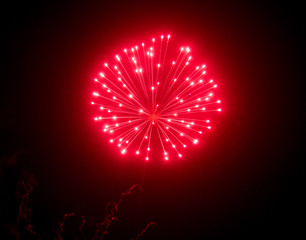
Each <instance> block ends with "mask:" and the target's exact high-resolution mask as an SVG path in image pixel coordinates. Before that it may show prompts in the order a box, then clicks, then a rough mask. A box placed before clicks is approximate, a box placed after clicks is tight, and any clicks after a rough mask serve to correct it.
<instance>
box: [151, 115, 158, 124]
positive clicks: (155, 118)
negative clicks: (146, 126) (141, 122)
mask: <svg viewBox="0 0 306 240" xmlns="http://www.w3.org/2000/svg"><path fill="white" fill-rule="evenodd" d="M149 120H150V121H151V122H152V123H153V124H154V123H156V122H157V120H158V115H157V114H156V113H152V114H151V115H149Z"/></svg>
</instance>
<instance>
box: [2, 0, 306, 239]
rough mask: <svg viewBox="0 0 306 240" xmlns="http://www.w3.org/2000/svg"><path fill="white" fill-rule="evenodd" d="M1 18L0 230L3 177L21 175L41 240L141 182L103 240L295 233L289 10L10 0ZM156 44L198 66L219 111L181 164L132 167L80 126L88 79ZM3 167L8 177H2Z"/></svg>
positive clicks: (294, 92)
mask: <svg viewBox="0 0 306 240" xmlns="http://www.w3.org/2000/svg"><path fill="white" fill-rule="evenodd" d="M2 11H3V14H2V24H3V27H2V37H1V39H2V44H1V45H2V51H1V52H2V53H1V58H2V64H1V65H2V66H1V67H2V68H3V73H2V74H1V85H0V86H1V112H0V114H1V125H0V127H1V142H0V143H1V159H2V160H1V161H2V163H1V179H2V180H3V181H2V182H3V184H2V185H1V186H2V188H3V189H4V190H3V191H2V194H3V195H4V196H5V197H2V202H1V204H2V206H1V208H3V209H5V210H1V212H0V214H1V215H2V217H3V220H2V221H3V223H4V225H3V226H5V224H7V222H9V221H12V219H14V217H15V215H16V209H15V208H16V206H15V205H16V202H15V201H12V200H11V199H13V198H14V194H13V193H12V192H14V186H15V185H14V184H13V183H12V182H13V180H12V179H14V177H16V178H17V176H18V173H16V171H17V172H28V173H30V174H32V175H33V176H35V191H34V192H33V195H32V198H33V225H34V226H35V229H36V230H37V232H40V233H41V234H42V235H43V236H48V235H49V236H50V235H51V232H52V231H53V230H54V228H55V227H56V224H57V221H58V220H59V219H61V218H62V215H63V214H64V213H65V212H71V211H73V212H76V213H78V214H80V215H84V216H85V218H86V219H87V224H88V225H89V226H91V225H93V224H94V223H95V222H97V221H101V220H102V219H103V216H104V209H105V204H106V202H107V201H110V200H117V199H119V198H120V193H121V192H123V191H125V190H127V189H128V188H129V187H130V186H131V185H133V184H135V183H139V182H140V181H141V179H142V177H143V176H144V182H143V184H142V186H143V189H144V192H137V193H135V194H134V195H133V196H131V198H129V199H128V200H127V201H126V202H125V203H124V205H123V206H122V211H121V215H120V216H119V222H118V223H117V224H116V225H115V226H114V227H113V229H112V234H113V235H112V236H113V239H130V238H132V237H135V236H136V235H137V233H138V232H140V230H141V229H142V228H143V227H144V226H146V224H147V223H148V222H149V221H151V220H152V221H155V222H157V225H156V226H155V227H154V228H152V229H150V230H149V231H148V232H147V233H146V235H144V236H143V239H259V238H260V239H266V238H270V239H275V238H278V237H282V236H285V237H287V238H290V239H296V238H300V236H301V234H304V233H303V232H304V231H303V229H304V228H305V227H304V224H303V221H302V219H303V218H304V212H303V211H302V203H303V199H302V192H303V191H304V184H303V183H302V172H303V171H302V165H303V164H302V163H303V162H304V158H305V151H304V150H305V137H304V135H303V133H304V127H303V124H304V123H305V97H304V96H305V93H304V89H303V82H304V81H303V80H305V38H304V35H303V34H304V28H303V27H304V26H303V25H302V22H303V20H305V16H304V15H303V14H304V12H303V10H302V6H301V5H299V4H297V3H294V2H292V1H290V2H289V1H288V2H282V3H275V4H272V3H271V4H269V3H259V2H254V3H239V4H238V3H229V2H227V3H221V2H218V3H217V2H214V1H202V2H200V3H197V2H194V1H186V2H178V1H177V2H176V1H172V2H169V1H151V2H149V1H138V2H132V1H128V2H117V1H109V2H103V1H97V2H91V3H86V4H85V3H77V2H70V3H69V2H62V3H56V2H52V3H51V2H50V3H48V2H26V3H23V4H21V5H20V4H18V3H17V2H16V3H10V4H9V5H8V6H5V7H3V9H2ZM168 33H170V34H171V35H172V36H173V41H175V42H176V43H177V44H184V43H187V44H189V45H190V46H191V47H192V50H193V53H194V54H193V56H194V58H195V59H198V60H200V61H201V60H203V61H204V63H205V64H206V65H207V71H208V72H209V74H211V76H213V78H214V79H215V80H216V81H217V82H218V85H219V86H220V89H219V94H220V96H221V99H222V100H223V104H222V108H223V111H222V113H221V114H220V116H219V117H218V118H217V120H216V122H215V126H216V127H214V130H213V131H212V132H211V133H210V134H209V135H208V136H206V137H205V138H203V141H202V143H201V144H199V145H198V146H197V147H195V148H194V149H192V151H189V152H186V154H185V155H186V157H185V158H184V159H183V160H181V161H174V160H173V161H171V162H169V163H167V164H166V163H164V162H161V161H159V160H156V161H151V162H150V163H149V164H145V163H144V162H143V160H142V159H141V160H140V159H132V158H130V159H129V158H123V157H121V156H119V155H118V154H117V152H116V149H112V148H110V149H108V146H109V144H108V143H107V142H106V140H105V139H104V135H103V134H102V133H101V132H100V131H101V130H100V129H99V127H97V125H96V124H95V123H94V122H93V121H92V117H93V112H92V110H91V106H90V104H89V103H90V101H91V92H92V89H93V84H92V79H93V78H94V77H95V76H96V74H97V73H98V72H99V70H100V69H101V68H102V64H103V63H104V61H105V59H107V58H109V57H110V56H113V55H114V54H115V53H116V52H118V51H120V50H121V49H122V48H123V47H128V46H131V45H133V44H135V43H137V42H141V41H147V40H149V39H151V38H152V37H157V36H159V35H160V34H168ZM12 158H13V159H15V160H7V159H12ZM16 159H17V160H16ZM12 161H13V162H14V164H13V165H14V166H16V169H17V170H16V171H15V172H14V173H11V172H9V171H8V170H6V169H7V167H6V164H7V162H10V163H11V162H12ZM146 165H147V166H146ZM144 169H146V170H144ZM144 171H145V173H144ZM12 174H13V176H12ZM23 174H24V173H23ZM10 194H11V195H12V196H13V197H10ZM4 229H5V227H4ZM304 235H305V234H304Z"/></svg>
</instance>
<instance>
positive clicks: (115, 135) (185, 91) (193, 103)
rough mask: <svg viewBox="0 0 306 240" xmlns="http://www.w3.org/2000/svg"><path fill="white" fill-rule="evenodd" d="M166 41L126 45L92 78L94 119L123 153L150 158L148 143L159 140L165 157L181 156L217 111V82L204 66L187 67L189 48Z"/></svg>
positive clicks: (167, 37) (190, 58) (189, 57)
mask: <svg viewBox="0 0 306 240" xmlns="http://www.w3.org/2000/svg"><path fill="white" fill-rule="evenodd" d="M169 41H170V35H168V36H163V35H162V36H161V37H160V38H159V39H158V40H157V39H155V38H153V39H152V41H151V42H150V44H147V43H142V44H140V45H139V46H134V47H132V48H129V49H124V50H123V52H122V53H121V54H118V55H116V56H115V58H114V63H113V64H108V63H105V64H104V68H105V69H104V70H103V72H100V74H99V77H97V78H95V79H94V81H95V82H96V83H97V84H98V90H97V91H95V92H93V96H94V97H95V100H94V101H92V102H91V104H92V105H94V106H96V107H97V108H98V111H99V113H98V114H97V115H96V116H95V117H94V120H95V121H97V122H100V123H102V125H103V131H104V132H105V133H107V134H109V135H110V140H109V141H110V143H113V144H116V145H117V146H118V147H119V149H120V152H121V153H122V154H126V153H127V152H128V151H129V152H133V153H134V154H136V155H141V156H143V157H144V159H145V160H149V155H150V151H152V143H153V142H159V145H160V146H161V148H160V149H162V153H161V154H160V155H161V156H162V157H163V158H164V159H165V160H169V159H170V156H177V157H179V158H181V157H182V152H183V150H184V149H185V148H187V147H188V145H190V144H198V142H199V140H198V138H199V136H200V135H201V134H204V133H205V132H206V131H209V130H210V129H211V125H210V124H211V122H210V120H209V119H208V117H209V116H210V115H211V113H212V112H215V111H218V112H220V111H221V108H219V103H220V102H221V101H220V100H218V99H216V97H215V95H214V90H215V88H216V87H217V84H215V82H214V81H213V80H212V79H207V78H206V76H205V74H206V70H205V65H199V66H197V65H195V66H191V65H192V64H191V61H192V57H191V56H190V51H191V50H190V48H189V47H180V48H175V49H171V47H170V44H169ZM155 146H156V144H155V145H154V147H155Z"/></svg>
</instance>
